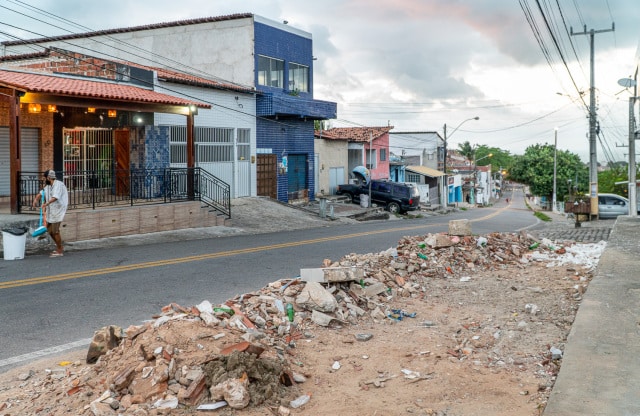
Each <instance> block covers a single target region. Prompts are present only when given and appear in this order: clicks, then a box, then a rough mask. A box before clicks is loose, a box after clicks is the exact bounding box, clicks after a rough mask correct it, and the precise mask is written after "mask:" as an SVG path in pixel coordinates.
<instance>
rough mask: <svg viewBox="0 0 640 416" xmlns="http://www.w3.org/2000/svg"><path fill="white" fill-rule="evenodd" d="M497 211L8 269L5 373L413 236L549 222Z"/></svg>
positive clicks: (0, 269)
mask: <svg viewBox="0 0 640 416" xmlns="http://www.w3.org/2000/svg"><path fill="white" fill-rule="evenodd" d="M514 196H516V197H515V198H513V197H512V199H515V200H512V202H511V204H510V205H509V206H507V205H506V204H505V203H504V201H503V202H500V203H498V204H496V206H494V207H489V208H478V209H473V210H468V211H460V212H454V213H451V214H449V215H445V216H430V217H425V218H417V219H412V220H390V221H367V222H362V223H353V224H344V225H341V226H339V227H318V228H309V229H301V230H293V231H282V232H277V233H264V234H253V235H246V234H241V235H231V236H225V237H213V238H206V239H198V240H187V241H163V242H161V243H151V244H143V245H134V246H119V247H108V248H98V249H91V250H81V251H73V252H68V253H67V255H66V256H65V257H64V258H57V259H50V258H49V257H48V256H46V255H32V256H28V257H26V258H25V259H24V260H22V261H13V262H10V261H9V262H7V261H5V262H3V263H1V264H0V317H1V319H0V336H1V340H2V341H1V347H0V372H4V371H6V370H8V369H9V368H12V367H14V366H17V365H22V364H25V362H28V361H29V360H32V359H34V358H38V357H40V356H45V355H49V354H51V353H57V352H60V351H64V350H68V349H72V348H86V346H87V345H88V342H89V339H90V338H91V337H92V336H93V332H94V331H95V330H97V329H99V328H101V327H103V326H105V325H110V324H115V325H119V326H122V327H125V328H126V327H128V326H129V325H131V324H140V323H141V322H143V321H144V320H146V319H150V318H151V317H152V316H153V315H154V314H157V313H159V311H160V308H162V307H163V306H165V305H167V304H169V303H171V302H176V303H178V304H181V305H183V306H191V305H196V304H198V303H200V302H202V301H203V300H208V301H210V302H211V303H212V304H216V303H221V302H224V301H225V300H227V299H229V298H232V297H234V296H235V295H238V294H242V293H247V292H252V291H254V290H257V289H259V288H261V287H263V286H265V285H266V284H268V283H270V282H273V281H275V280H278V279H283V278H291V277H295V276H298V275H299V271H300V269H301V268H307V267H320V266H321V264H322V260H323V259H325V258H329V259H332V260H337V259H339V258H340V257H342V256H343V255H345V254H348V253H369V252H379V251H382V250H386V249H388V248H390V247H395V246H396V243H397V242H398V240H399V239H400V238H402V237H403V236H406V235H423V234H427V233H434V232H441V231H446V230H447V229H448V223H449V221H450V220H452V219H463V218H466V219H469V220H470V221H472V229H473V232H474V234H486V233H489V232H510V231H518V230H520V229H523V228H526V227H531V226H535V225H536V224H537V223H539V221H538V220H537V219H536V218H535V217H534V216H533V215H532V213H531V211H528V210H526V207H525V205H524V199H523V197H522V196H520V197H518V195H514Z"/></svg>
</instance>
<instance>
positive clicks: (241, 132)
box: [238, 129, 251, 160]
mask: <svg viewBox="0 0 640 416" xmlns="http://www.w3.org/2000/svg"><path fill="white" fill-rule="evenodd" d="M250 156H251V129H238V160H249V157H250Z"/></svg>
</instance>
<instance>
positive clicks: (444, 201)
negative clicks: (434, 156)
mask: <svg viewBox="0 0 640 416" xmlns="http://www.w3.org/2000/svg"><path fill="white" fill-rule="evenodd" d="M443 130H444V151H443V152H442V154H443V155H444V163H443V164H442V173H444V176H441V177H440V183H441V189H442V191H441V192H442V194H441V197H440V200H441V202H440V204H441V206H442V207H443V208H445V207H446V206H447V205H448V204H449V187H448V186H447V184H446V183H445V182H447V181H448V180H449V179H448V178H447V123H444V128H443Z"/></svg>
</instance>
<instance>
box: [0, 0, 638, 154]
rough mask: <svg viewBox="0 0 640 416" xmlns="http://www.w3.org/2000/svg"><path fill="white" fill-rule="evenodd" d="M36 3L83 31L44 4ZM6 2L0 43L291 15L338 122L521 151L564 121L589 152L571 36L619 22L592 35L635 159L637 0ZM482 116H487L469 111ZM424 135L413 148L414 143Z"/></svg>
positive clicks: (610, 129)
mask: <svg viewBox="0 0 640 416" xmlns="http://www.w3.org/2000/svg"><path fill="white" fill-rule="evenodd" d="M558 3H559V4H560V6H561V9H558ZM26 4H28V5H32V6H35V7H38V8H40V9H43V10H45V11H47V12H50V13H52V14H55V15H57V16H59V17H62V18H64V19H68V20H69V21H71V22H75V23H78V24H80V25H82V26H84V27H85V28H86V29H84V30H83V29H80V28H78V27H71V26H69V25H68V24H65V23H64V22H60V21H58V22H56V21H54V20H53V19H52V18H51V17H50V16H45V15H38V14H36V13H35V12H34V11H33V10H29V9H28V8H26V7H25V5H26ZM0 7H2V8H0V32H1V33H0V39H1V40H7V39H9V38H8V37H7V35H6V33H10V34H12V35H14V36H17V37H20V38H33V37H34V35H33V34H29V33H26V32H22V31H20V30H19V29H18V28H26V29H30V30H34V31H36V30H37V31H38V33H41V34H44V35H55V34H63V33H68V32H69V31H72V32H83V31H87V30H99V29H109V28H118V27H126V26H135V25H141V24H151V23H159V22H166V21H174V20H182V19H191V18H198V17H208V16H220V15H227V14H232V13H254V14H257V15H260V16H263V17H266V18H269V19H272V20H275V21H283V20H287V21H288V24H289V25H291V26H293V27H296V28H299V29H302V30H305V31H307V32H310V33H311V34H312V35H313V45H314V56H315V57H317V60H316V61H315V66H314V96H315V98H316V99H321V100H328V101H334V102H337V103H338V119H337V120H332V122H331V124H332V126H334V127H351V126H385V125H387V124H390V125H392V126H395V129H394V130H393V131H396V132H406V131H437V132H439V133H440V135H443V126H444V125H445V124H446V125H447V129H448V132H449V148H454V149H455V148H457V146H458V144H459V143H460V142H462V141H469V142H470V143H471V144H472V145H487V146H491V147H499V148H502V149H504V150H508V151H510V152H511V153H512V154H522V153H523V152H524V150H525V149H526V147H528V146H530V145H534V144H538V143H540V144H542V143H549V144H553V142H554V129H555V128H556V127H557V128H558V133H557V134H558V136H557V137H558V149H561V150H570V151H571V152H573V153H577V154H578V155H580V157H581V158H582V159H583V161H585V162H588V160H589V139H588V132H589V123H588V119H587V108H586V106H588V105H589V78H590V72H589V71H590V69H589V50H590V48H589V38H590V37H589V36H588V35H578V34H576V35H574V36H571V35H570V34H569V30H570V27H573V32H574V33H579V32H583V31H584V26H585V25H586V28H587V31H589V30H591V29H595V30H596V31H598V30H609V29H611V27H612V23H613V22H615V31H613V32H603V33H598V34H596V35H595V80H596V83H595V84H596V89H597V91H596V97H597V107H598V120H599V122H600V128H601V131H602V135H601V138H600V139H598V150H597V152H598V153H597V154H598V160H599V161H600V162H604V163H606V161H607V160H608V158H607V157H606V155H611V156H612V158H613V159H614V160H623V159H624V160H626V159H627V158H628V155H627V153H628V152H627V149H626V148H625V147H623V146H626V145H627V144H628V115H629V97H630V96H632V93H633V89H630V90H624V88H623V87H621V86H620V85H618V83H617V81H618V80H619V79H620V78H626V77H629V76H633V73H634V71H635V69H636V66H637V62H638V45H639V40H640V25H639V24H638V22H640V4H639V3H638V1H637V0H557V1H556V0H538V2H536V0H322V1H318V0H181V1H175V0H170V1H169V0H153V1H147V0H136V1H130V0H111V1H108V2H95V1H86V0H83V1H76V0H38V1H28V2H21V1H14V0H0ZM540 8H542V10H543V11H544V15H545V16H546V19H547V20H546V22H545V20H544V19H543V17H542V14H541V12H540ZM525 10H527V11H528V12H529V14H528V15H527V13H525ZM14 11H17V12H19V13H22V14H23V15H20V14H17V13H16V12H14ZM25 15H26V16H25ZM28 16H33V17H36V18H37V19H39V20H41V21H44V22H46V23H52V24H55V25H57V26H58V27H57V28H56V27H53V26H45V25H43V24H42V23H38V22H36V21H34V20H33V19H30V18H29V17H28ZM563 19H564V24H563ZM529 22H533V23H534V24H533V26H534V27H535V29H536V30H537V31H539V33H540V37H541V39H542V40H541V41H538V40H537V39H536V36H534V32H533V30H532V28H531V25H530V24H529ZM547 24H548V25H549V27H550V28H551V29H552V31H553V32H554V34H555V35H556V36H555V39H556V41H555V42H554V40H553V39H552V37H551V36H550V35H549V31H548V30H547V26H546V25H547ZM565 24H566V28H565ZM9 25H13V26H15V27H11V26H9ZM16 27H17V28H16ZM556 43H557V45H558V46H559V47H560V48H561V49H562V57H561V56H560V54H559V53H558V51H557V50H556V46H555V45H556ZM541 45H542V46H541ZM543 49H544V50H545V51H546V56H545V53H543ZM576 56H577V58H576ZM563 58H564V61H565V62H566V64H567V66H568V68H569V70H570V73H571V77H570V76H569V71H568V70H567V68H566V67H565V65H564V63H563ZM212 75H215V74H212ZM574 83H575V85H574ZM578 91H582V92H583V93H584V95H583V99H584V103H583V102H582V101H581V99H580V95H579V92H578ZM558 93H561V94H563V95H559V94H558ZM475 116H478V117H480V120H478V121H475V120H471V121H466V122H465V120H467V119H470V118H472V117H475ZM463 122H464V124H463V125H462V126H461V127H460V128H459V129H458V130H456V131H454V129H455V128H456V127H457V126H459V125H460V123H463ZM420 146H421V144H420V143H418V142H416V143H411V142H405V143H403V145H402V147H404V148H405V149H404V150H405V151H406V152H407V153H415V152H416V149H419V148H420ZM402 150H403V149H401V148H400V147H395V148H392V149H391V151H392V152H394V153H398V154H399V153H401V151H402Z"/></svg>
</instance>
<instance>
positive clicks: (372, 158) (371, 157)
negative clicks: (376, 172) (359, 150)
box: [367, 149, 378, 169]
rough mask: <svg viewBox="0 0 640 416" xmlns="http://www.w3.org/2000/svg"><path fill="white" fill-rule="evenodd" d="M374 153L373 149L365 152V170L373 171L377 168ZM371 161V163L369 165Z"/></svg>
mask: <svg viewBox="0 0 640 416" xmlns="http://www.w3.org/2000/svg"><path fill="white" fill-rule="evenodd" d="M376 160H377V159H376V151H375V149H372V150H369V151H367V169H375V168H377V167H378V164H377V163H376ZM372 161H373V163H371V162H372Z"/></svg>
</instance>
